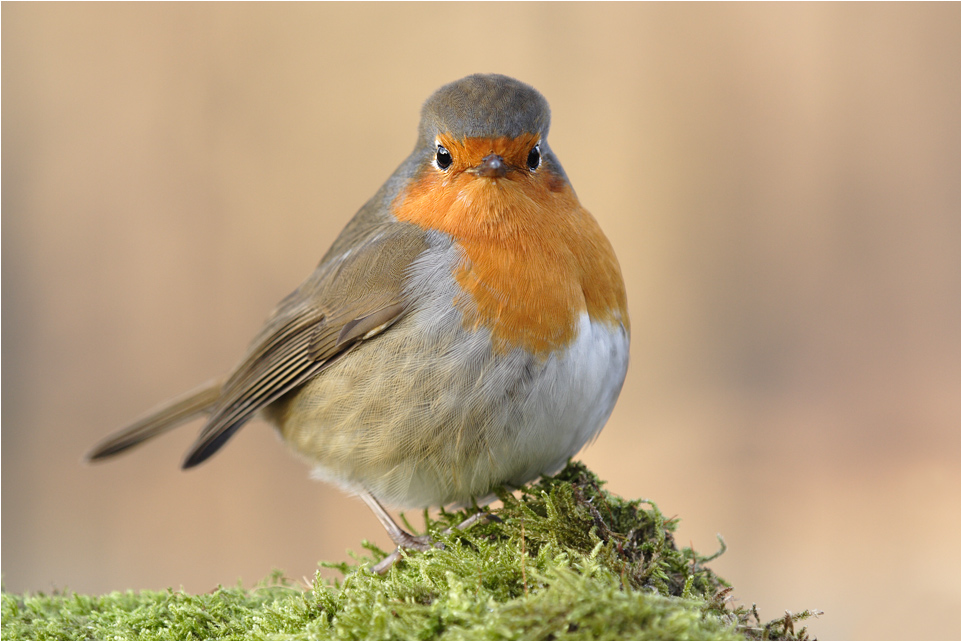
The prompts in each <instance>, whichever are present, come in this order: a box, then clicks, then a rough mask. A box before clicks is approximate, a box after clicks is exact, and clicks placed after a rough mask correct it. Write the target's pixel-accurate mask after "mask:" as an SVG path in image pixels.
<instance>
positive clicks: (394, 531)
mask: <svg viewBox="0 0 962 642" xmlns="http://www.w3.org/2000/svg"><path fill="white" fill-rule="evenodd" d="M360 496H361V499H363V500H364V503H366V504H367V505H368V506H369V507H370V508H371V510H372V511H374V516H375V517H377V519H378V521H379V522H381V526H383V527H384V530H386V531H387V534H388V535H389V536H390V537H391V541H393V542H394V543H395V544H397V545H398V547H402V548H413V549H414V550H417V551H426V550H428V549H429V548H431V546H432V544H433V543H434V540H432V539H431V538H430V537H429V536H428V535H420V536H418V535H411V533H409V532H407V531H406V530H404V529H403V528H401V527H400V526H398V525H397V522H395V521H394V520H393V519H392V518H391V516H390V515H389V514H388V512H387V511H386V510H384V507H383V506H381V502H379V501H377V499H376V498H375V497H374V495H372V494H371V493H369V492H367V491H363V492H361V493H360Z"/></svg>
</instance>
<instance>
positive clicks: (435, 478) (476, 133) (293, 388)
mask: <svg viewBox="0 0 962 642" xmlns="http://www.w3.org/2000/svg"><path fill="white" fill-rule="evenodd" d="M549 121H550V115H549V108H548V103H547V101H546V100H545V99H544V97H542V95H541V94H540V93H538V92H537V91H536V90H535V89H533V88H532V87H529V86H528V85H526V84H524V83H521V82H519V81H517V80H514V79H513V78H509V77H507V76H501V75H481V74H476V75H472V76H468V77H466V78H462V79H461V80H458V81H456V82H453V83H451V84H448V85H445V86H444V87H442V88H441V89H439V90H438V91H437V92H435V93H434V95H432V96H431V97H430V98H429V99H428V100H427V102H426V103H425V104H424V107H423V109H422V112H421V123H420V126H419V127H418V139H417V145H416V146H415V148H414V151H413V152H412V153H411V155H410V156H408V158H407V159H406V160H405V161H404V162H403V163H401V165H400V167H398V169H397V170H396V171H395V172H394V174H393V175H391V177H390V178H388V180H387V182H386V183H384V185H383V186H382V187H381V189H380V190H378V192H377V193H376V194H375V195H374V197H373V198H372V199H371V200H370V201H368V202H367V203H366V204H365V205H364V206H363V207H362V208H361V209H360V211H359V212H358V213H357V214H356V215H355V216H354V218H353V219H351V221H350V222H349V223H348V224H347V227H345V228H344V230H343V231H342V232H341V234H340V236H339V237H338V238H337V240H336V241H335V242H334V245H333V246H332V247H331V248H330V250H328V252H327V254H326V255H325V256H324V258H323V259H321V262H320V264H319V265H318V267H317V268H316V269H315V270H314V272H313V274H311V275H310V277H308V279H307V280H306V281H305V282H304V283H303V284H302V285H301V286H300V287H299V288H297V289H296V290H295V291H294V292H293V293H291V294H290V295H289V296H288V297H287V298H285V299H284V300H283V301H281V303H280V304H279V305H278V307H277V309H276V310H275V311H274V312H273V314H272V315H271V316H270V317H269V319H268V320H267V322H266V324H265V325H264V328H263V329H262V330H261V332H260V334H258V335H257V336H256V337H255V339H254V341H253V342H252V343H251V345H250V348H249V349H248V350H247V354H246V355H245V356H244V358H243V359H242V360H241V362H240V364H239V365H238V366H237V367H236V368H235V369H234V370H233V371H232V372H231V373H230V374H228V375H227V376H226V377H224V378H222V379H218V380H215V381H212V382H209V383H207V384H205V385H204V386H201V387H200V388H198V389H196V390H194V391H192V392H190V393H188V394H186V395H184V396H182V397H180V398H178V399H175V400H173V401H171V402H169V403H168V404H166V405H164V406H162V407H160V408H159V409H157V410H155V411H154V412H152V413H150V414H149V415H147V416H146V417H145V418H143V419H141V420H139V421H137V422H135V423H134V424H132V425H131V426H129V427H127V428H125V429H123V430H121V431H120V432H118V433H116V434H114V435H111V436H110V437H108V438H107V439H105V440H104V441H103V442H101V443H100V444H98V445H97V446H96V447H95V448H94V449H93V451H92V452H91V453H90V454H89V455H88V457H89V459H91V460H99V459H104V458H106V457H110V456H112V455H116V454H117V453H120V452H122V451H125V450H127V449H129V448H131V447H133V446H136V445H137V444H139V443H141V442H143V441H145V440H147V439H150V438H152V437H155V436H157V435H159V434H161V433H163V432H166V431H167V430H169V429H171V428H174V427H176V426H178V425H180V424H182V423H184V422H187V421H189V420H191V419H194V418H196V417H198V416H202V415H206V423H205V424H204V426H203V429H202V430H201V432H200V435H199V437H198V438H197V441H196V442H195V443H194V445H193V446H192V447H191V449H190V451H189V452H188V453H187V457H186V459H185V460H184V463H183V467H184V468H192V467H194V466H196V465H198V464H200V463H201V462H203V461H205V460H206V459H207V458H208V457H210V456H211V455H213V454H214V453H215V452H217V451H218V450H220V448H221V447H222V446H223V445H224V444H225V443H226V442H227V440H228V439H230V438H231V436H232V435H233V434H234V433H235V432H237V430H238V429H239V428H241V427H242V426H243V425H244V424H246V423H247V422H248V420H250V419H252V418H253V417H254V416H255V415H257V416H260V417H261V418H263V419H266V420H267V421H268V422H270V423H272V424H273V425H274V426H275V427H276V428H277V430H278V432H279V433H280V435H281V437H282V438H283V439H284V441H286V442H287V443H288V444H289V445H290V446H291V447H292V448H293V449H294V450H295V451H296V452H297V453H299V454H300V455H302V456H304V457H305V458H306V459H307V460H308V461H309V462H310V463H311V464H312V465H313V466H314V469H315V472H316V476H317V477H319V478H321V479H325V480H330V481H332V482H334V483H336V484H338V485H339V486H341V487H342V488H344V489H345V490H347V491H348V492H351V493H355V494H357V495H359V496H360V497H361V498H362V499H364V500H365V502H366V503H367V504H368V505H369V506H370V507H371V508H372V509H373V511H374V512H375V514H376V515H377V517H378V519H379V520H380V521H381V523H382V524H383V525H384V526H385V528H386V529H387V531H388V533H389V534H390V536H391V538H392V539H393V541H394V542H395V543H396V544H397V545H398V547H399V548H400V547H411V548H417V549H421V550H424V549H425V548H426V547H428V546H430V542H429V541H427V540H425V539H424V538H418V537H414V536H413V535H411V534H409V533H407V532H405V531H404V530H402V529H401V528H400V527H399V526H397V524H395V522H394V521H393V520H392V519H391V517H390V516H389V515H388V513H387V512H386V511H385V509H384V508H383V506H382V502H383V503H384V504H387V505H391V506H395V507H399V508H400V507H405V508H413V507H428V506H443V505H447V504H452V503H465V502H470V501H472V500H473V499H477V498H483V497H485V496H487V495H489V493H490V491H492V490H493V489H494V488H496V487H498V486H502V485H506V486H515V487H516V486H520V485H522V484H524V483H527V482H529V481H531V480H532V479H535V478H537V477H539V476H541V475H543V474H549V473H552V472H555V471H557V470H558V469H560V468H561V467H562V466H563V465H564V464H565V462H566V461H567V460H568V458H570V457H571V456H573V455H574V454H575V453H577V452H578V451H579V450H580V449H581V447H582V446H584V445H585V443H587V442H588V441H589V440H591V439H592V438H593V437H595V436H596V435H597V434H598V432H599V431H600V430H601V428H602V426H603V425H604V424H605V422H606V421H607V419H608V416H609V415H610V414H611V411H612V408H613V407H614V405H615V401H616V399H617V397H618V394H619V392H620V391H621V387H622V384H623V382H624V379H625V373H626V371H627V368H628V343H629V321H628V308H627V303H626V297H625V286H624V282H623V280H622V276H621V270H620V268H619V266H618V260H617V259H616V258H615V254H614V251H613V250H612V248H611V244H610V243H609V242H608V239H607V238H605V235H604V234H603V233H602V231H601V228H600V227H599V226H598V223H597V222H596V221H595V219H594V218H593V217H592V216H591V214H589V213H588V211H587V210H585V209H584V208H583V207H582V206H581V204H580V203H579V201H578V198H577V196H575V192H574V190H573V189H572V187H571V184H570V183H569V182H568V178H567V176H566V175H565V172H564V170H563V169H562V168H561V164H560V163H559V162H558V158H557V157H556V156H555V155H554V153H553V152H552V151H551V148H550V147H549V146H548V141H547V135H548V126H549ZM396 556H397V551H395V554H394V556H392V557H394V558H396ZM379 570H383V569H379Z"/></svg>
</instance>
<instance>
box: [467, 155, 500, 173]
mask: <svg viewBox="0 0 962 642" xmlns="http://www.w3.org/2000/svg"><path fill="white" fill-rule="evenodd" d="M471 173H472V174H474V175H475V176H486V177H487V178H503V177H504V175H505V174H507V173H508V166H507V164H505V162H504V159H503V158H502V157H501V156H498V155H497V154H494V153H491V154H488V155H487V156H485V157H484V158H482V159H481V163H480V164H478V166H477V167H472V168H471Z"/></svg>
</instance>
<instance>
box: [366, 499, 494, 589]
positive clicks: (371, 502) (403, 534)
mask: <svg viewBox="0 0 962 642" xmlns="http://www.w3.org/2000/svg"><path fill="white" fill-rule="evenodd" d="M358 494H359V495H360V497H361V499H363V500H364V503H365V504H367V505H368V506H369V507H370V508H371V510H372V511H374V516H375V517H377V519H378V521H379V522H381V526H383V527H384V530H386V531H387V534H388V535H389V536H390V538H391V541H393V542H394V543H395V544H396V545H397V549H395V551H394V552H393V553H391V554H390V555H388V556H387V557H385V558H384V559H383V560H381V561H380V562H378V563H377V564H376V565H374V567H373V568H372V569H371V570H373V571H374V572H375V573H377V574H379V575H381V574H383V573H386V572H387V570H388V569H389V568H391V567H392V566H394V562H396V561H397V560H398V558H399V557H400V556H401V549H402V548H413V549H414V550H416V551H426V550H429V549H431V548H434V547H438V548H442V545H441V544H438V543H437V542H435V541H434V539H433V538H432V537H431V536H430V535H411V533H409V532H407V531H406V530H404V529H403V528H401V527H400V526H398V525H397V522H395V521H394V519H392V518H391V516H390V515H389V514H388V512H387V511H386V510H384V507H383V506H381V502H379V501H377V498H375V497H374V495H372V494H371V493H369V492H367V491H363V492H361V493H358ZM481 519H498V518H497V517H495V516H494V515H491V514H490V513H488V512H486V511H480V512H477V513H475V514H474V515H471V516H470V517H468V518H467V519H466V520H464V521H463V522H461V523H460V524H458V525H457V526H454V527H453V528H448V529H445V530H444V532H443V534H444V535H450V534H451V532H452V531H454V530H466V529H468V528H470V527H471V526H472V525H474V524H475V523H476V522H478V521H479V520H481ZM499 521H500V520H499Z"/></svg>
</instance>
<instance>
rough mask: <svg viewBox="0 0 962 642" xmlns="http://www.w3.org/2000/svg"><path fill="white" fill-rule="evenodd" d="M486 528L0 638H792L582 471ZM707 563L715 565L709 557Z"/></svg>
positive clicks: (571, 470) (89, 607)
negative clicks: (392, 556) (296, 582)
mask: <svg viewBox="0 0 962 642" xmlns="http://www.w3.org/2000/svg"><path fill="white" fill-rule="evenodd" d="M500 497H501V500H502V502H503V504H504V506H503V508H501V509H499V510H498V511H496V513H495V515H496V517H495V518H493V519H491V520H487V521H483V522H480V523H478V524H476V525H475V526H473V527H472V528H471V529H469V530H468V531H467V532H459V533H455V534H452V535H442V534H440V533H441V531H443V530H444V529H445V528H448V527H450V526H452V525H455V524H458V523H460V522H461V521H462V520H463V519H464V518H465V517H466V513H463V512H458V513H442V514H441V515H440V517H439V518H438V519H437V520H433V519H430V518H428V517H427V515H426V516H425V519H426V521H427V526H428V530H429V531H430V532H432V533H434V534H435V535H436V537H437V538H438V540H439V541H440V542H442V543H443V545H444V547H443V548H437V549H434V550H431V551H428V552H426V553H410V554H406V555H405V556H404V558H403V559H402V560H401V561H399V562H398V563H397V564H396V565H395V566H394V567H393V568H392V569H391V570H390V571H389V572H388V573H387V574H386V575H384V576H383V577H382V576H377V575H374V574H372V573H370V572H369V571H368V570H367V568H368V567H369V566H370V565H371V564H372V563H373V562H375V561H377V560H379V559H381V558H383V556H384V555H385V552H384V551H381V550H379V549H377V548H376V547H374V546H370V545H367V544H365V547H366V548H367V550H368V552H369V553H370V555H369V556H367V557H360V558H358V559H357V560H356V563H355V564H347V563H344V564H334V565H325V566H329V567H333V568H336V569H338V570H340V571H341V572H342V573H343V576H344V577H343V579H340V580H335V581H325V580H323V579H321V577H320V575H317V576H316V577H315V579H314V583H313V586H312V587H310V589H308V590H304V589H303V588H300V587H295V586H293V585H291V584H290V583H289V582H287V581H286V580H284V578H283V577H282V575H281V574H280V573H276V574H275V575H274V576H272V577H271V578H269V580H267V581H265V582H264V583H263V584H262V585H260V586H257V587H255V588H253V589H251V590H246V589H243V588H241V587H236V588H223V587H221V588H218V589H217V590H215V591H212V592H210V593H206V594H203V595H188V594H186V593H183V592H180V591H177V592H175V591H172V590H167V591H165V592H154V591H142V592H138V593H135V592H132V591H128V592H125V593H110V594H108V595H102V596H97V597H93V596H86V595H77V594H75V593H65V594H55V595H44V594H35V595H11V594H8V593H6V592H4V593H3V596H2V601H3V604H2V624H0V636H2V639H4V640H14V639H37V640H44V639H103V640H117V639H152V640H153V639H156V640H189V639H224V640H231V639H303V638H306V639H398V638H400V639H481V640H492V639H559V640H560V639H746V638H750V639H762V638H764V639H768V638H772V639H805V638H806V632H805V629H804V628H800V629H799V630H795V628H794V626H795V623H796V622H798V621H799V620H803V619H805V618H807V617H809V616H811V615H813V614H815V613H814V612H809V611H804V612H802V613H800V614H797V615H791V614H786V616H785V617H783V618H780V619H778V620H774V621H772V622H769V623H768V624H762V623H761V622H760V621H759V618H758V614H757V612H756V611H755V609H754V607H753V608H752V609H747V608H745V607H733V606H732V604H731V599H730V597H729V596H730V593H731V588H730V587H729V585H728V584H727V583H726V582H725V581H724V580H722V579H721V578H719V577H718V576H716V575H715V574H714V573H712V571H711V570H709V569H708V568H706V567H705V566H704V564H705V562H706V561H709V559H711V558H706V557H701V556H699V555H698V554H696V553H695V552H694V551H692V550H691V549H688V548H683V549H678V548H677V547H676V546H675V543H674V540H673V538H672V532H673V531H674V529H675V522H674V521H673V520H669V519H665V517H664V516H663V515H662V514H661V512H660V511H659V510H658V508H657V507H656V506H655V505H654V504H653V503H651V502H647V501H643V500H635V501H626V500H623V499H620V498H617V497H615V496H612V495H610V494H609V493H607V492H606V491H604V490H603V488H602V483H601V482H599V481H598V479H597V478H596V477H595V476H594V475H593V474H592V473H591V472H590V471H588V470H587V469H586V468H585V467H584V466H583V465H581V464H579V463H572V464H570V465H569V466H568V467H567V468H566V469H565V470H564V471H562V472H561V473H560V474H559V475H557V476H555V477H552V478H547V479H544V480H542V481H540V482H539V483H537V484H534V485H531V486H529V487H526V488H524V489H522V490H521V491H520V492H519V493H516V494H509V493H502V494H501V496H500ZM712 557H714V556H712Z"/></svg>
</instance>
